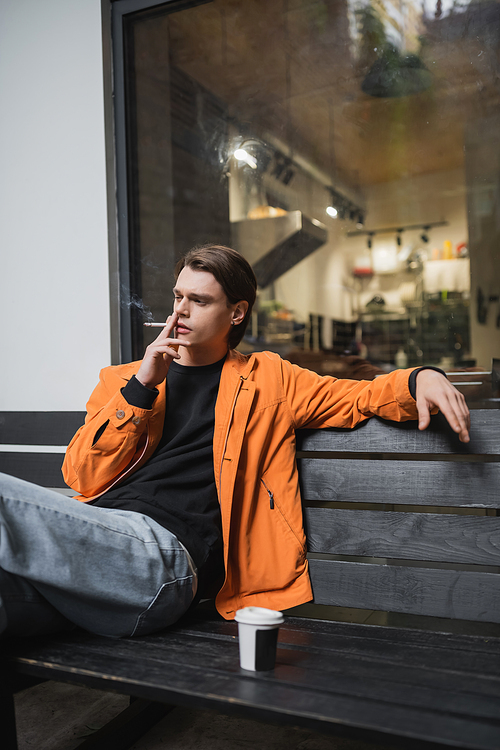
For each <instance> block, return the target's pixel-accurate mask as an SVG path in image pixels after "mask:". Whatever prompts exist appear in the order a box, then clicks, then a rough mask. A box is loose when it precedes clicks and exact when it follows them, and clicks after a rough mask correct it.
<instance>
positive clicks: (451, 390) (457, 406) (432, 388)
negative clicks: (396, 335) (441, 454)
mask: <svg viewBox="0 0 500 750" xmlns="http://www.w3.org/2000/svg"><path fill="white" fill-rule="evenodd" d="M416 386H417V397H416V402H417V411H418V429H419V430H425V429H426V428H427V427H428V426H429V424H430V421H431V414H430V412H431V409H433V408H434V407H435V406H437V407H438V409H439V410H440V411H441V412H442V413H443V414H444V416H445V417H446V419H447V420H448V422H449V424H450V427H451V428H452V430H454V431H455V432H457V433H458V435H459V438H460V440H461V442H462V443H468V442H469V429H470V415H469V409H468V407H467V404H466V403H465V398H464V396H463V395H462V394H461V393H460V391H457V389H456V388H455V386H453V385H451V383H450V382H449V381H448V380H447V378H445V376H444V375H441V373H439V372H436V371H435V370H421V371H420V372H419V373H418V374H417V381H416Z"/></svg>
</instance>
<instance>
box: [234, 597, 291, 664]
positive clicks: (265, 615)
mask: <svg viewBox="0 0 500 750" xmlns="http://www.w3.org/2000/svg"><path fill="white" fill-rule="evenodd" d="M235 620H236V622H237V623H238V635H239V641H240V666H241V668H242V669H248V670H249V671H251V672H265V671H267V670H269V669H274V663H275V661H276V644H277V642H278V630H279V626H280V625H281V623H282V622H284V620H285V618H284V617H283V614H282V613H281V612H277V611H276V610H274V609H266V608H265V607H244V609H239V610H238V611H237V612H236V616H235Z"/></svg>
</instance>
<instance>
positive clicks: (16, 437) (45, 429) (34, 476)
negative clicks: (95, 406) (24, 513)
mask: <svg viewBox="0 0 500 750" xmlns="http://www.w3.org/2000/svg"><path fill="white" fill-rule="evenodd" d="M84 420H85V412H67V411H64V412H63V411H61V412H59V411H47V412H28V411H21V412H16V411H4V412H0V471H2V472H5V473H6V474H11V475H13V476H16V477H19V479H25V480H26V481H28V482H35V483H36V484H40V485H42V486H43V487H53V488H54V489H61V488H64V487H66V485H65V484H64V482H63V478H62V475H61V466H62V462H63V458H64V452H65V450H66V446H67V445H68V443H69V442H70V440H71V438H72V437H73V435H74V434H75V432H76V431H77V429H78V428H79V427H80V426H81V425H82V424H83V422H84Z"/></svg>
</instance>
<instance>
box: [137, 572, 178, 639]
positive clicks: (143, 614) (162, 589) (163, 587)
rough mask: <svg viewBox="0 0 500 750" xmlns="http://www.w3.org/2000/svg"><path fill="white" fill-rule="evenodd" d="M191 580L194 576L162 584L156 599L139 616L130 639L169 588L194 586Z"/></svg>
mask: <svg viewBox="0 0 500 750" xmlns="http://www.w3.org/2000/svg"><path fill="white" fill-rule="evenodd" d="M191 579H192V576H184V578H176V579H175V580H174V581H166V582H165V583H162V585H161V586H160V588H159V589H158V591H157V592H156V595H155V597H154V599H153V600H152V601H151V602H150V603H149V605H148V606H147V607H146V609H144V610H143V611H142V612H141V614H140V615H138V616H137V620H136V623H135V625H134V629H133V630H132V632H131V634H130V637H132V636H133V635H135V632H136V630H137V628H138V627H139V625H140V624H141V620H142V618H143V617H145V616H146V615H147V613H148V612H149V611H150V610H151V609H152V607H153V606H154V605H155V603H156V602H157V601H158V598H159V597H160V595H161V594H162V592H163V591H164V589H165V588H166V587H167V586H174V585H179V584H180V585H182V586H185V585H186V583H191V584H192V580H191Z"/></svg>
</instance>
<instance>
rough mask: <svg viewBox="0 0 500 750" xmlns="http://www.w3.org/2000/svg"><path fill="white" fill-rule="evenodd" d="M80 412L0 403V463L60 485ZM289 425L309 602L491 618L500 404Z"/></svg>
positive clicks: (498, 591) (498, 605) (495, 600)
mask: <svg viewBox="0 0 500 750" xmlns="http://www.w3.org/2000/svg"><path fill="white" fill-rule="evenodd" d="M84 416H85V415H84V413H82V412H2V413H0V471H5V472H6V473H8V474H13V475H15V476H18V477H20V478H21V479H27V480H28V481H32V482H36V483H38V484H41V485H43V486H46V487H53V488H64V487H65V485H64V482H63V480H62V476H61V464H62V460H63V455H64V449H65V446H66V445H67V444H68V442H69V441H70V439H71V438H72V436H73V435H74V433H75V432H76V430H77V429H78V427H79V426H80V425H81V424H83V421H84ZM471 418H472V429H471V442H470V443H469V444H466V445H464V444H462V443H460V442H459V440H458V438H457V437H456V435H455V434H454V433H453V432H452V431H451V430H450V428H449V427H448V426H447V425H446V423H445V422H444V420H443V418H442V417H441V416H440V415H438V416H437V417H433V419H432V424H431V427H430V428H429V430H427V431H425V432H419V431H418V430H417V427H416V423H415V422H405V423H402V424H396V423H393V422H385V421H383V420H380V419H371V420H368V421H367V422H366V423H364V424H362V425H361V426H360V427H359V428H357V429H355V430H309V431H308V430H304V431H301V432H299V433H297V449H298V453H297V457H298V464H299V471H300V476H301V483H302V495H303V500H304V515H305V523H306V531H307V538H308V545H309V557H310V560H309V563H310V570H311V577H312V582H313V589H314V601H315V603H317V604H327V605H334V606H338V607H352V608H360V609H367V610H382V611H387V612H399V613H405V614H413V615H431V616H434V617H446V618H458V619H463V620H478V621H486V622H500V575H499V572H500V518H499V517H498V510H497V509H498V508H500V411H499V410H496V409H488V410H476V411H472V413H471Z"/></svg>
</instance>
